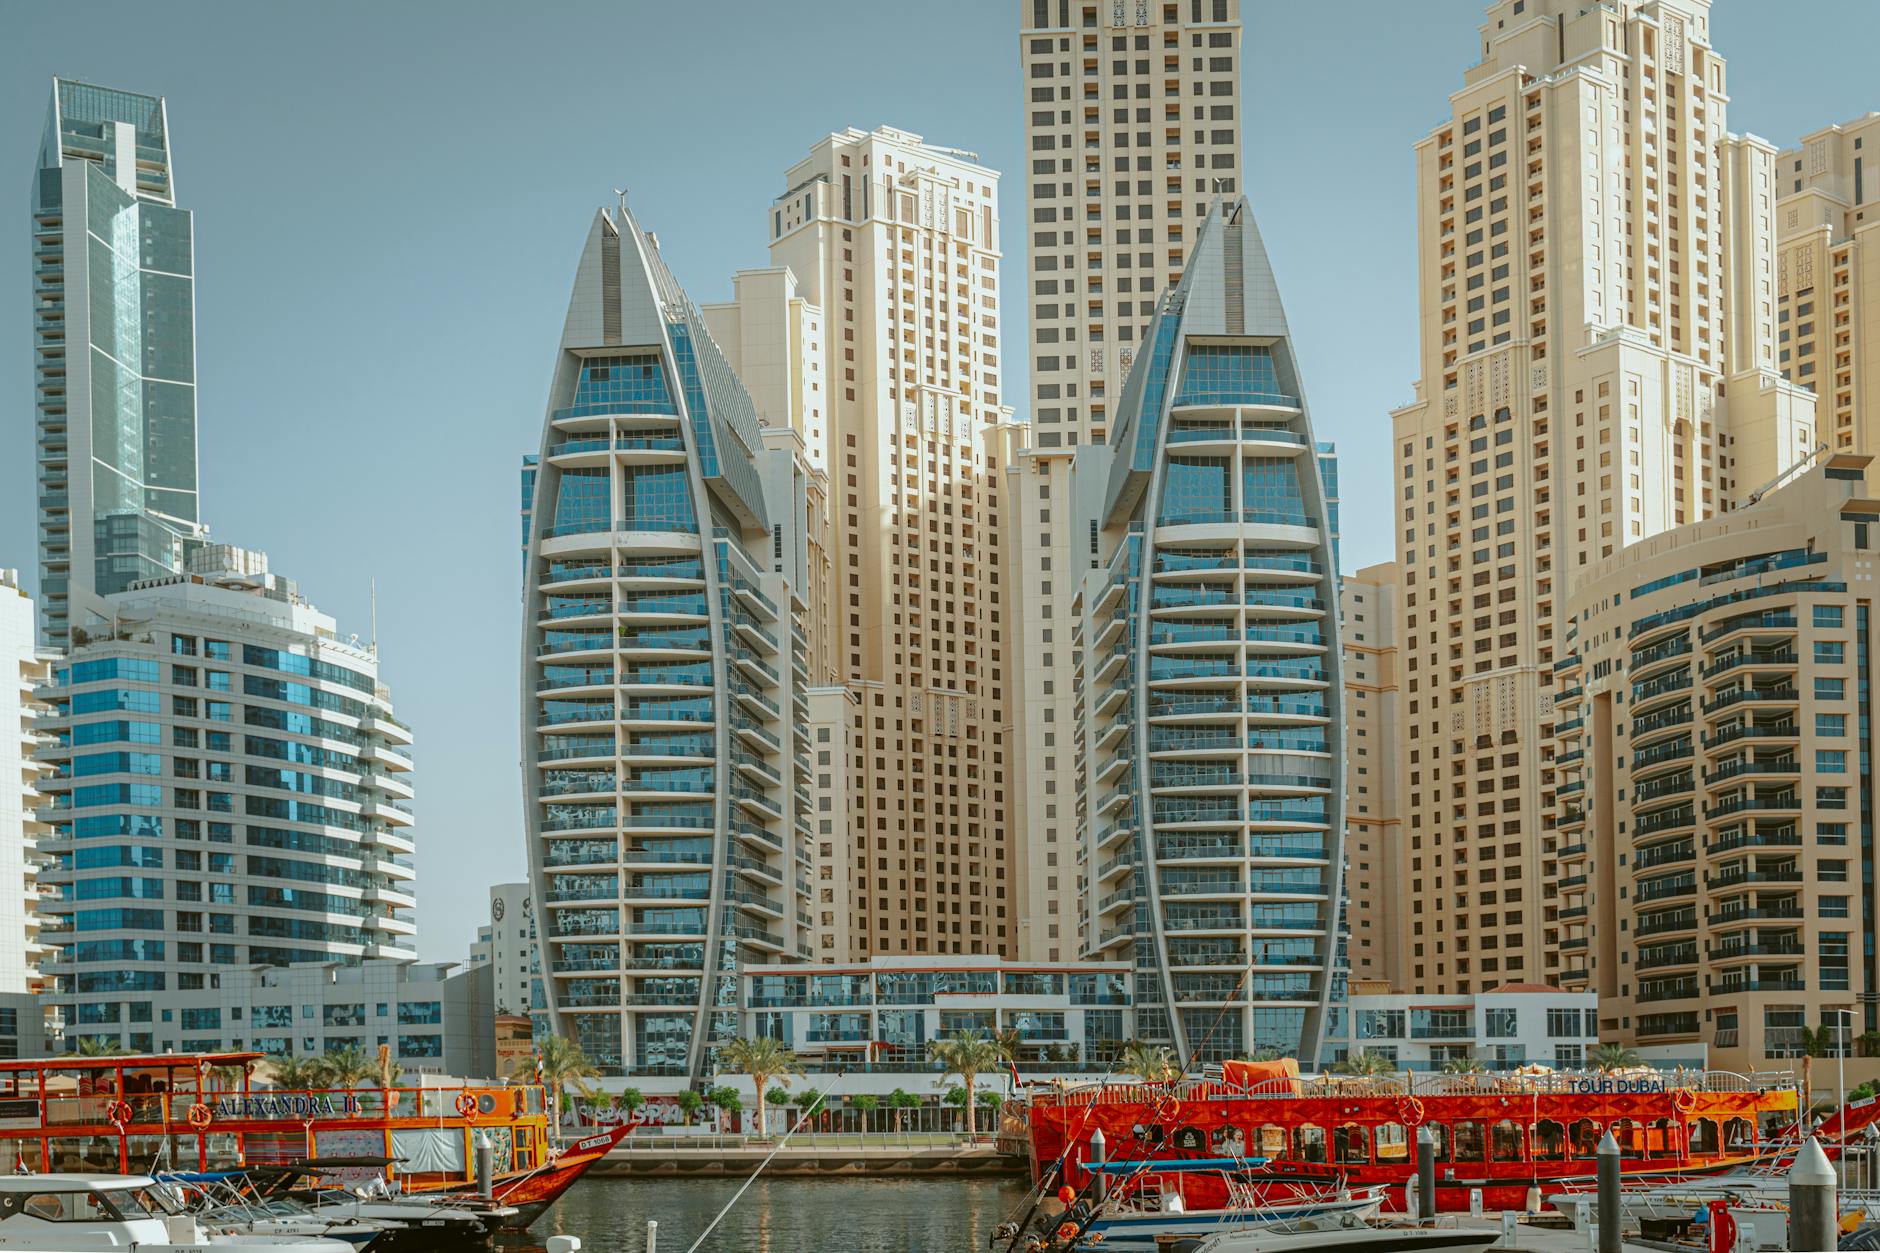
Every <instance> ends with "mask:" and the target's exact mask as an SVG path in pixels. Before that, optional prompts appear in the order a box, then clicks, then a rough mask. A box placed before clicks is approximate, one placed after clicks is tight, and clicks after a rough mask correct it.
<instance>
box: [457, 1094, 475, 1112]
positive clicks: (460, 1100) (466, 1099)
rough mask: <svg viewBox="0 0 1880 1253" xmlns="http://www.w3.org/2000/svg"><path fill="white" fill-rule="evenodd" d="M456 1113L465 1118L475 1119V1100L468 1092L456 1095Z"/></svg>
mask: <svg viewBox="0 0 1880 1253" xmlns="http://www.w3.org/2000/svg"><path fill="white" fill-rule="evenodd" d="M457 1112H458V1113H459V1114H462V1115H463V1116H464V1117H465V1118H475V1117H476V1116H477V1099H476V1098H475V1097H474V1096H471V1095H470V1094H469V1093H468V1092H459V1093H458V1094H457Z"/></svg>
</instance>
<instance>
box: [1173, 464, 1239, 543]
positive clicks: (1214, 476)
mask: <svg viewBox="0 0 1880 1253" xmlns="http://www.w3.org/2000/svg"><path fill="white" fill-rule="evenodd" d="M1227 474H1228V462H1227V460H1226V459H1225V458H1221V457H1170V458H1169V459H1168V470H1167V474H1166V475H1165V477H1164V478H1163V480H1162V503H1161V516H1160V517H1159V518H1157V522H1159V523H1160V524H1162V525H1164V526H1180V525H1182V524H1183V523H1186V522H1226V521H1229V520H1231V519H1232V518H1233V508H1234V500H1233V484H1232V483H1231V482H1230V481H1229V479H1228V477H1227Z"/></svg>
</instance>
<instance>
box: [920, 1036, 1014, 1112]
mask: <svg viewBox="0 0 1880 1253" xmlns="http://www.w3.org/2000/svg"><path fill="white" fill-rule="evenodd" d="M927 1056H928V1057H930V1058H932V1059H933V1060H934V1061H936V1062H939V1063H940V1067H941V1070H940V1077H941V1079H942V1081H944V1080H945V1079H946V1078H947V1076H949V1075H958V1076H959V1078H960V1082H961V1083H962V1084H964V1085H965V1092H966V1096H965V1109H966V1134H967V1135H969V1136H971V1135H976V1134H978V1131H977V1128H976V1127H975V1126H974V1123H973V1087H974V1085H975V1084H976V1083H978V1081H979V1076H980V1075H981V1074H983V1073H985V1072H986V1071H988V1070H992V1069H995V1068H996V1067H997V1066H998V1065H999V1063H1000V1062H1003V1061H1005V1060H1006V1059H1007V1058H1008V1057H1010V1056H1011V1054H1010V1053H1008V1052H1007V1051H1006V1049H1005V1046H1004V1045H1003V1044H1001V1043H1000V1042H999V1041H998V1040H996V1039H994V1038H992V1037H991V1036H988V1035H987V1034H986V1033H985V1032H983V1031H961V1032H958V1033H956V1034H955V1035H954V1036H953V1038H952V1039H948V1040H929V1041H928V1042H927Z"/></svg>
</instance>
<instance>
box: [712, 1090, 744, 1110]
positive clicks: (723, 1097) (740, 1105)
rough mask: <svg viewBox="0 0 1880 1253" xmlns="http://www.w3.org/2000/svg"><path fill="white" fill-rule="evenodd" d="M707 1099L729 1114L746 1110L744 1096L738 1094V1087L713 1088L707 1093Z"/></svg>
mask: <svg viewBox="0 0 1880 1253" xmlns="http://www.w3.org/2000/svg"><path fill="white" fill-rule="evenodd" d="M705 1099H706V1100H707V1101H710V1102H711V1103H712V1104H713V1105H716V1106H717V1107H718V1108H719V1109H722V1110H723V1111H725V1113H727V1114H738V1113H742V1112H743V1111H744V1098H743V1097H741V1096H739V1095H738V1090H737V1089H736V1088H730V1087H718V1088H713V1089H712V1090H711V1091H709V1092H707V1093H706V1094H705Z"/></svg>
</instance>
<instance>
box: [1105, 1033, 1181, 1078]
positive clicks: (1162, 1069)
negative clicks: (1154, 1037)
mask: <svg viewBox="0 0 1880 1253" xmlns="http://www.w3.org/2000/svg"><path fill="white" fill-rule="evenodd" d="M1115 1066H1116V1069H1117V1070H1119V1071H1121V1072H1122V1073H1123V1074H1126V1075H1134V1076H1135V1077H1136V1078H1138V1079H1140V1080H1142V1081H1143V1082H1144V1083H1166V1082H1167V1081H1168V1080H1170V1079H1173V1078H1174V1077H1175V1076H1176V1075H1178V1074H1180V1073H1181V1068H1180V1067H1179V1066H1177V1065H1176V1064H1175V1054H1174V1052H1173V1051H1172V1050H1171V1049H1169V1048H1168V1047H1166V1046H1165V1045H1161V1044H1144V1043H1143V1042H1142V1041H1140V1040H1131V1041H1130V1042H1129V1043H1128V1044H1125V1045H1124V1046H1123V1051H1122V1052H1121V1053H1118V1054H1117V1055H1116V1062H1115Z"/></svg>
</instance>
